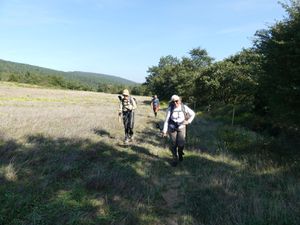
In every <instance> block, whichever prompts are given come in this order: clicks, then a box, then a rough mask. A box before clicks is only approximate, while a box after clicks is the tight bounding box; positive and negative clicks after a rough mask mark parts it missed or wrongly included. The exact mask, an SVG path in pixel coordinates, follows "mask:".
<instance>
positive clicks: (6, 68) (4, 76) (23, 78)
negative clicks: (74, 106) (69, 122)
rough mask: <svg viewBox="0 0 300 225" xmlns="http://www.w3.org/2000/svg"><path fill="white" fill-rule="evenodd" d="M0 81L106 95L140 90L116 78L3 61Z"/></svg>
mask: <svg viewBox="0 0 300 225" xmlns="http://www.w3.org/2000/svg"><path fill="white" fill-rule="evenodd" d="M0 80H2V81H10V82H19V83H28V84H35V85H41V86H46V87H58V88H64V89H72V90H84V91H99V92H106V93H119V92H120V91H121V90H122V89H124V88H128V89H130V90H131V89H132V90H135V93H136V94H141V90H142V88H141V87H139V86H140V85H139V84H137V83H135V82H133V81H130V80H127V79H124V78H120V77H116V76H111V75H105V74H97V73H87V72H63V71H57V70H52V69H47V68H42V67H38V66H32V65H27V64H21V63H14V62H9V61H4V60H0Z"/></svg>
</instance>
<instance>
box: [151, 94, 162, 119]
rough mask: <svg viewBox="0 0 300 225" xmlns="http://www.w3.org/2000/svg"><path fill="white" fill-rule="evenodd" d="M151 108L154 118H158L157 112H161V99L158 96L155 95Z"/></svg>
mask: <svg viewBox="0 0 300 225" xmlns="http://www.w3.org/2000/svg"><path fill="white" fill-rule="evenodd" d="M151 108H152V110H153V112H154V116H155V117H157V112H158V111H159V108H160V104H159V99H158V98H157V95H154V96H153V98H152V100H151Z"/></svg>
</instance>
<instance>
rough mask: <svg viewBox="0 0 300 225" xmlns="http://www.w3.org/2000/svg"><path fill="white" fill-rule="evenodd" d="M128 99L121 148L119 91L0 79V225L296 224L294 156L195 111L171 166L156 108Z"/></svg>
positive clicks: (299, 205)
mask: <svg viewBox="0 0 300 225" xmlns="http://www.w3.org/2000/svg"><path fill="white" fill-rule="evenodd" d="M136 98H137V101H138V109H137V112H136V122H135V142H134V143H133V144H132V145H130V146H124V145H123V143H122V141H123V138H124V131H123V126H122V124H121V123H120V122H119V121H118V117H117V109H118V98H117V95H112V94H104V93H95V92H81V91H69V90H59V89H57V90H55V89H43V88H38V87H36V86H30V85H26V86H24V85H23V86H19V85H16V84H13V83H5V82H1V83H0V224H1V225H53V224H68V225H71V224H74V225H75V224H80V225H81V224H82V225H90V224H101V225H102V224H103V225H106V224H107V225H111V224H113V225H114V224H116V225H134V224H141V225H179V224H181V225H196V224H205V225H221V224H222V225H229V224H236V225H238V224H245V225H267V224H282V225H298V224H300V194H299V193H300V179H299V178H300V176H299V171H300V170H299V158H297V157H295V158H294V159H293V160H288V161H286V160H284V159H282V158H278V157H276V156H273V155H271V154H269V153H268V152H266V150H264V148H263V146H264V142H265V141H267V140H265V139H264V138H263V137H260V136H259V135H257V134H255V133H252V132H250V131H246V130H243V129H241V128H236V129H234V128H232V127H226V126H225V125H222V123H220V122H215V121H213V120H211V119H207V117H205V116H204V115H203V114H201V113H198V115H197V118H196V119H195V120H194V122H193V124H192V125H191V126H189V127H188V137H187V141H188V142H187V146H186V150H185V155H184V160H183V162H182V163H180V164H179V165H178V166H177V167H171V166H170V159H171V154H170V152H169V150H168V147H167V146H168V140H167V139H164V138H161V137H160V133H159V130H158V129H157V128H156V123H161V122H162V120H163V119H164V112H163V111H160V112H159V115H158V118H154V116H153V113H152V111H151V108H150V105H149V100H150V98H149V97H140V96H137V97H136ZM235 132H236V135H235V136H234V137H238V138H234V137H232V134H235ZM242 150H244V152H245V153H243V151H242Z"/></svg>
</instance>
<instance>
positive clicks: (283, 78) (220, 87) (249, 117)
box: [146, 0, 300, 135]
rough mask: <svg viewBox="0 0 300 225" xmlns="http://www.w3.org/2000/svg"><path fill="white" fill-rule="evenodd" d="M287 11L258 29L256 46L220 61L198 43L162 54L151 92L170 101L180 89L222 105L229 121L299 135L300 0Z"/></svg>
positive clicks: (186, 96)
mask: <svg viewBox="0 0 300 225" xmlns="http://www.w3.org/2000/svg"><path fill="white" fill-rule="evenodd" d="M282 6H283V7H284V8H285V9H286V12H287V16H286V17H285V18H284V19H283V20H282V21H279V22H276V23H275V24H274V25H272V26H270V27H268V28H267V29H264V30H259V31H257V32H256V34H255V38H254V39H255V41H254V42H253V46H252V47H251V48H249V49H242V50H241V51H240V52H238V53H236V54H235V55H232V56H230V57H228V58H226V59H224V60H222V61H219V62H216V61H215V60H214V59H213V58H212V57H211V56H209V55H208V53H207V51H206V50H205V49H202V48H195V49H192V50H191V51H190V52H189V57H182V58H181V59H179V58H177V57H173V56H171V55H169V56H165V57H161V58H160V60H159V63H158V65H157V66H152V67H150V68H149V70H148V73H149V76H148V77H147V78H146V85H147V87H148V88H149V91H151V93H153V94H154V93H155V94H157V95H158V96H159V97H160V98H161V99H164V100H169V98H170V96H171V95H172V94H179V95H181V96H182V97H183V101H185V102H188V103H189V104H190V105H191V106H192V107H196V108H202V109H205V110H211V111H212V112H214V111H216V110H220V108H222V113H223V114H228V115H230V121H229V122H230V123H232V124H234V123H237V122H238V123H240V124H242V125H246V126H248V127H250V128H252V129H255V130H260V131H266V130H268V131H269V132H270V133H273V134H274V135H277V134H278V133H285V134H287V133H288V134H292V133H293V134H299V129H300V116H299V115H300V3H299V1H298V0H291V1H290V4H282Z"/></svg>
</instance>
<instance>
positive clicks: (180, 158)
mask: <svg viewBox="0 0 300 225" xmlns="http://www.w3.org/2000/svg"><path fill="white" fill-rule="evenodd" d="M182 156H183V153H182V154H181V153H179V154H178V159H179V161H180V162H182V160H183V157H182Z"/></svg>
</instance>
